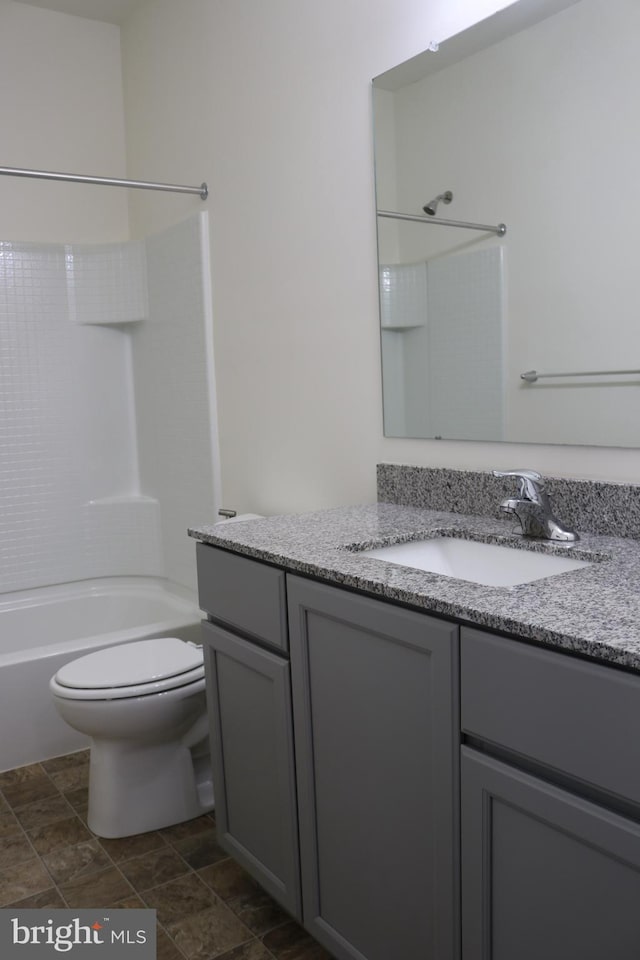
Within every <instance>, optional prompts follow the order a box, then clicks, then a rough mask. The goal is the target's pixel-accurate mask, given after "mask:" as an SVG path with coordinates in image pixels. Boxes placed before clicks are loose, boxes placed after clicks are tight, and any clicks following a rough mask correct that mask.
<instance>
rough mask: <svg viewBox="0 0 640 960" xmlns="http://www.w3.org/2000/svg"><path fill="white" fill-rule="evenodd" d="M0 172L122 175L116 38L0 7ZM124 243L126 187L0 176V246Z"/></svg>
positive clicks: (5, 2)
mask: <svg viewBox="0 0 640 960" xmlns="http://www.w3.org/2000/svg"><path fill="white" fill-rule="evenodd" d="M0 64H1V68H0V69H1V73H2V78H3V81H2V97H0V143H1V144H2V150H1V156H0V166H3V167H23V168H28V169H34V170H54V171H59V172H70V173H79V174H87V175H97V176H107V177H124V176H125V175H126V166H125V148H124V118H123V104H122V77H121V63H120V31H119V29H118V28H117V27H114V26H112V25H111V24H106V23H98V22H96V21H94V20H86V19H84V18H82V17H73V16H69V15H67V14H62V13H52V12H51V11H50V10H41V9H39V8H37V7H30V6H27V5H25V4H22V3H14V2H12V0H0ZM127 237H128V215H127V197H126V191H125V190H119V189H115V188H107V187H98V186H87V185H80V184H73V183H51V182H45V181H37V180H26V179H17V178H14V177H4V176H2V177H0V239H2V240H29V241H41V242H50V241H54V242H55V241H63V242H72V241H79V242H84V241H92V240H97V241H106V240H124V239H126V238H127Z"/></svg>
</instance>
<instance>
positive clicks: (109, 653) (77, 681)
mask: <svg viewBox="0 0 640 960" xmlns="http://www.w3.org/2000/svg"><path fill="white" fill-rule="evenodd" d="M203 678H204V663H203V655H202V648H201V647H198V646H196V645H195V644H191V643H185V642H184V641H182V640H180V639H178V638H177V637H157V638H154V639H152V640H138V641H136V642H135V643H125V644H120V645H119V646H116V647H106V648H105V649H104V650H97V651H96V652H95V653H89V654H87V655H86V656H84V657H79V658H78V659H76V660H73V661H72V662H71V663H67V664H65V665H64V666H63V667H61V668H60V669H59V670H58V672H57V673H56V675H55V677H53V679H52V680H51V689H52V691H53V693H55V694H56V695H57V696H59V697H63V698H65V699H68V700H117V699H124V698H127V697H142V696H148V695H150V694H157V693H162V692H163V691H169V690H176V689H178V688H180V687H185V686H189V685H190V684H194V683H197V682H198V681H201V680H202V679H203Z"/></svg>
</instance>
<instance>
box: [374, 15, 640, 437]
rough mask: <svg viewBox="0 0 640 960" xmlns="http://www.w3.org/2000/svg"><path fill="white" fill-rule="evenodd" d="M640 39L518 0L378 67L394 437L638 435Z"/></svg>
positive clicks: (379, 184)
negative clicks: (432, 209)
mask: <svg viewBox="0 0 640 960" xmlns="http://www.w3.org/2000/svg"><path fill="white" fill-rule="evenodd" d="M638 36H640V4H639V3H638V2H637V0H606V2H605V0H520V2H518V3H514V4H512V5H511V6H509V7H507V8H506V9H504V10H503V11H501V12H499V13H498V14H496V15H495V16H493V17H490V18H489V19H488V20H485V21H483V22H482V23H480V24H478V25H476V26H475V27H473V28H471V29H470V30H467V31H464V33H461V34H459V35H458V36H456V37H453V38H451V39H450V40H447V41H445V42H444V43H442V44H441V45H440V48H439V50H438V52H425V53H424V54H421V55H420V56H418V57H415V58H414V59H413V60H411V61H409V62H408V63H407V64H402V65H400V66H399V67H397V68H395V69H394V70H391V71H388V73H386V74H383V75H382V76H381V77H378V78H376V80H374V110H375V162H376V194H377V205H378V209H379V210H382V211H392V212H399V213H402V214H407V215H410V216H412V217H413V216H415V217H416V219H415V220H413V219H411V220H401V219H395V218H389V217H381V216H380V217H378V253H379V267H380V281H381V288H380V298H381V327H382V330H381V337H382V361H383V395H384V422H385V434H386V435H387V436H405V437H423V438H430V437H440V438H444V439H471V440H506V441H514V442H532V443H567V444H597V445H600V446H632V447H636V446H640V429H639V428H638V423H639V422H640V372H639V371H640V323H639V322H638V312H639V304H640V287H639V278H640V271H639V270H638V267H637V263H636V261H637V249H638V243H637V239H636V231H637V223H638V222H640V177H638V176H637V172H636V171H637V166H638V163H639V162H640V124H638V122H637V103H638V97H639V96H640V57H638V55H637V38H638ZM447 191H450V192H451V193H452V195H453V196H452V199H451V202H450V204H448V205H447V206H446V207H445V206H442V205H440V206H439V207H438V210H437V211H436V214H435V216H433V217H429V216H428V215H426V214H425V212H424V209H423V208H424V207H425V205H427V204H428V202H429V201H430V200H431V199H432V198H436V197H438V196H439V195H441V194H445V193H446V192H447ZM441 218H445V219H450V220H456V221H463V222H468V223H470V224H480V225H485V226H487V228H488V229H487V230H486V231H484V232H483V231H482V230H474V231H471V230H461V229H458V228H454V227H450V226H444V225H440V224H437V223H436V221H437V220H438V219H441ZM425 221H430V222H428V223H427V222H425ZM500 222H504V223H506V224H507V231H506V235H505V236H500V235H499V234H498V232H497V231H490V229H489V228H490V227H491V225H496V224H498V223H500ZM531 371H537V372H538V377H537V379H535V378H532V377H531V376H529V377H528V378H525V379H523V377H522V375H523V374H525V373H526V374H529V373H530V372H531ZM558 373H560V374H561V375H560V376H547V375H548V374H558Z"/></svg>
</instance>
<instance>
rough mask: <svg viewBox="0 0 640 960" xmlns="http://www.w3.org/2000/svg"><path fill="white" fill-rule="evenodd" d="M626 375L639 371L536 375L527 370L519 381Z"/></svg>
mask: <svg viewBox="0 0 640 960" xmlns="http://www.w3.org/2000/svg"><path fill="white" fill-rule="evenodd" d="M628 374H640V370H579V371H575V372H572V373H538V371H537V370H527V371H526V373H521V374H520V379H521V380H526V381H527V383H535V382H536V380H540V378H541V377H617V376H622V375H628Z"/></svg>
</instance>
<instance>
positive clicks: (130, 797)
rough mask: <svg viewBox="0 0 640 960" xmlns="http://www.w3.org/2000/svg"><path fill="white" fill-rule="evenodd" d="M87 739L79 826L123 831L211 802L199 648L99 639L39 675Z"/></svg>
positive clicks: (111, 833)
mask: <svg viewBox="0 0 640 960" xmlns="http://www.w3.org/2000/svg"><path fill="white" fill-rule="evenodd" d="M49 688H50V690H51V693H52V695H53V701H54V704H55V706H56V708H57V710H58V712H59V714H60V716H61V717H62V718H63V719H64V720H66V722H67V723H68V724H69V725H70V726H72V727H73V728H74V729H75V730H79V731H80V732H81V733H84V734H86V735H87V736H89V737H90V738H91V750H90V764H89V813H88V818H87V823H88V826H89V829H90V830H92V831H93V832H94V833H95V834H97V835H98V836H100V837H108V838H112V837H127V836H132V835H133V834H136V833H145V832H147V831H149V830H158V829H160V828H162V827H167V826H170V825H171V824H174V823H181V822H182V821H184V820H190V819H192V818H193V817H197V816H199V815H200V814H202V813H206V812H207V811H209V810H211V809H213V785H212V776H211V761H210V756H209V741H208V725H207V714H206V700H205V681H204V663H203V655H202V648H201V647H199V646H197V645H195V644H192V643H185V642H184V641H182V640H179V639H178V638H176V637H159V638H156V639H153V640H140V641H137V642H134V643H125V644H121V645H119V646H115V647H107V648H105V649H104V650H98V651H96V652H95V653H90V654H88V655H87V656H84V657H79V658H78V659H77V660H73V661H71V663H67V664H65V665H64V666H63V667H61V668H60V670H58V672H57V673H56V674H55V676H54V677H52V679H51V680H50V682H49Z"/></svg>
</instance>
